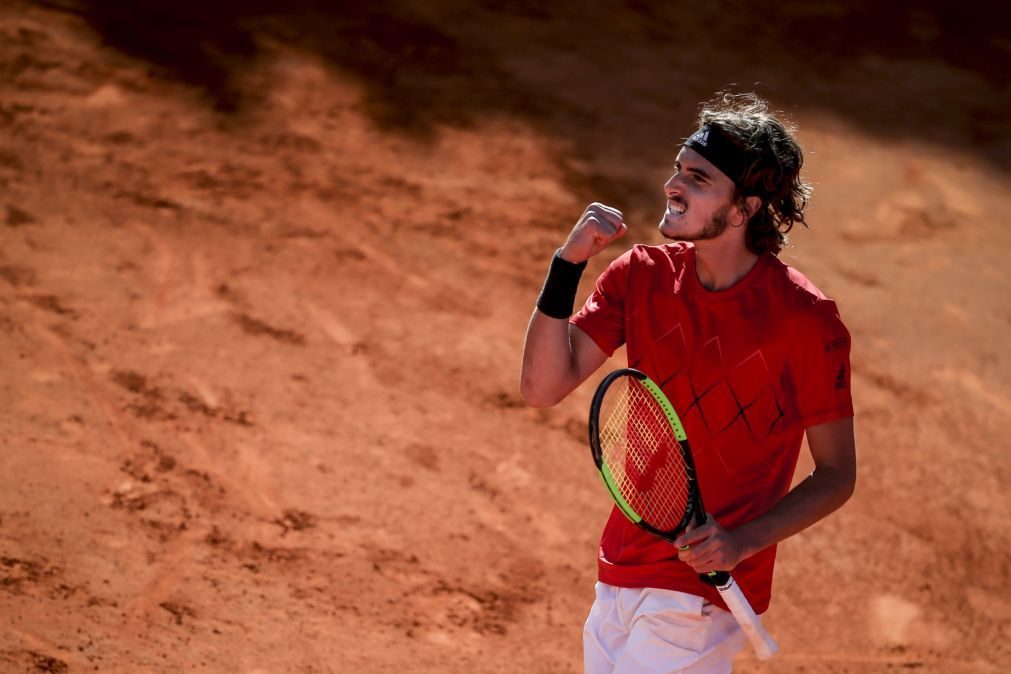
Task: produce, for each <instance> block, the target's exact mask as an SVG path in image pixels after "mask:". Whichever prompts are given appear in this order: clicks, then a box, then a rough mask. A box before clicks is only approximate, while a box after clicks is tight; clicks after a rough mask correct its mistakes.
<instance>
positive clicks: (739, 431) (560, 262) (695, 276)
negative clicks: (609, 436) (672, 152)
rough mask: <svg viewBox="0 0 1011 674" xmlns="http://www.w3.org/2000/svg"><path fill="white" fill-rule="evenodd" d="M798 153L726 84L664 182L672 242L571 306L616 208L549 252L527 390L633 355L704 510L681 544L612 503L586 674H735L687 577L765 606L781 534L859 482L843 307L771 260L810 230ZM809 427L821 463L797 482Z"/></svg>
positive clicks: (635, 252)
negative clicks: (665, 406)
mask: <svg viewBox="0 0 1011 674" xmlns="http://www.w3.org/2000/svg"><path fill="white" fill-rule="evenodd" d="M802 163H803V158H802V154H801V150H800V147H799V146H798V144H797V142H796V140H795V139H794V138H793V136H792V135H791V133H790V130H789V129H787V128H786V127H785V126H784V125H783V124H782V123H781V122H780V121H779V120H778V119H776V117H775V116H773V115H772V114H770V113H769V112H768V106H767V104H766V103H765V102H764V101H763V100H761V99H760V98H758V97H757V96H755V95H753V94H747V95H736V96H735V95H725V96H723V97H721V98H718V99H716V100H715V101H714V102H712V103H710V104H707V105H706V106H704V107H703V109H702V112H701V115H700V117H699V128H698V130H697V131H696V132H695V133H694V134H693V135H692V136H691V137H689V138H688V139H687V140H686V141H685V143H684V146H683V147H682V148H681V150H680V152H679V153H678V155H677V160H676V162H675V165H674V168H675V172H674V175H673V176H671V178H670V179H669V180H668V181H667V183H666V185H664V190H665V192H666V195H667V208H666V210H665V211H664V214H663V216H662V218H661V219H660V224H659V227H660V232H661V233H662V234H663V235H664V236H665V237H666V238H668V239H670V240H671V241H672V243H668V244H665V245H661V246H645V245H636V246H634V247H633V248H632V249H631V250H630V251H628V252H626V253H625V254H624V255H622V256H621V257H619V258H618V259H617V260H615V261H614V262H612V263H611V265H610V266H609V267H608V268H607V270H606V271H605V272H604V273H603V274H602V275H601V276H600V278H599V279H598V280H597V284H596V290H595V291H594V292H593V294H592V295H591V296H590V297H589V298H588V299H587V300H586V303H585V304H584V305H583V308H582V309H581V310H580V311H579V312H578V313H577V314H576V315H574V316H570V314H571V313H572V309H573V303H574V300H575V294H576V286H577V284H578V281H579V276H580V273H581V272H582V270H583V268H584V267H585V265H586V261H587V260H588V259H589V258H590V257H593V256H594V255H596V254H597V253H599V252H601V251H602V250H603V249H604V248H605V247H606V246H607V245H609V244H610V243H611V242H612V241H614V240H615V239H617V238H618V237H620V236H622V235H623V234H624V233H625V232H626V226H625V224H624V222H623V221H622V214H621V212H620V211H618V210H616V209H614V208H612V207H610V206H606V205H603V204H599V203H594V204H591V205H590V206H589V207H588V208H587V209H586V211H585V212H584V213H583V215H582V217H580V219H579V221H578V222H577V223H576V225H575V227H574V228H573V229H572V231H571V233H570V234H569V236H568V239H567V240H566V241H565V244H564V245H563V246H562V247H561V248H560V249H558V251H556V253H555V257H554V258H553V259H552V263H551V267H550V270H549V273H548V277H547V280H546V281H545V284H544V289H543V291H542V293H541V296H540V297H539V298H538V301H537V310H535V311H534V315H533V317H532V318H531V320H530V325H529V327H528V329H527V337H526V344H525V346H524V352H523V369H522V377H521V389H522V393H523V397H524V398H525V399H526V400H527V402H528V403H529V404H531V405H533V406H536V407H547V406H551V405H554V404H556V403H557V402H558V401H560V400H561V399H562V398H564V397H565V396H566V395H568V394H569V393H570V392H571V391H572V390H574V389H575V388H576V387H577V386H579V385H580V384H581V383H582V382H583V381H584V380H585V379H586V378H587V377H589V376H590V374H592V373H593V372H594V371H595V370H597V369H598V368H599V367H600V366H601V365H602V364H603V363H604V361H605V360H606V359H607V358H608V357H609V356H610V355H611V354H612V353H613V352H614V351H615V349H617V348H618V347H619V346H621V345H622V344H625V345H626V347H627V353H628V363H629V366H630V367H635V368H637V369H640V370H642V371H643V372H645V373H646V374H647V375H649V377H651V378H652V379H653V380H654V381H656V382H658V383H659V384H660V385H661V386H662V388H663V390H664V392H665V393H666V394H667V396H668V398H670V400H671V402H672V403H673V405H674V408H675V409H676V410H678V413H679V415H680V416H681V418H682V422H683V424H684V426H685V430H686V432H687V434H688V437H690V438H691V439H692V449H693V453H694V456H695V462H696V469H697V475H698V480H699V484H700V488H701V491H702V493H703V494H704V498H705V503H706V506H707V508H708V510H709V513H708V515H709V516H708V520H707V522H706V524H705V525H703V526H700V527H697V528H694V529H692V530H689V531H688V532H686V533H684V534H682V535H681V536H680V537H679V539H678V541H676V545H674V546H672V545H670V544H668V543H666V542H664V541H662V540H660V539H658V538H656V537H653V536H651V535H650V534H648V533H646V532H644V531H642V530H640V529H638V528H637V527H635V525H633V524H632V523H630V522H629V521H628V520H627V519H626V518H625V517H624V516H623V515H622V514H621V512H620V511H619V510H618V509H617V508H615V509H614V510H612V512H611V516H610V518H609V520H608V522H607V524H606V526H605V528H604V532H603V535H602V537H601V542H600V551H599V560H598V562H599V563H598V569H599V571H598V578H599V582H598V583H597V586H596V593H597V597H596V601H595V602H594V604H593V607H592V608H591V610H590V615H589V618H588V619H587V622H586V626H585V628H584V633H583V645H584V661H585V670H586V672H587V673H588V674H604V673H607V674H641V673H646V672H649V673H654V672H655V673H657V674H659V673H660V672H729V671H730V669H731V660H732V658H733V656H734V654H735V653H736V652H737V651H738V650H739V649H740V648H742V647H743V645H744V644H745V639H744V637H743V634H742V633H741V631H740V628H739V627H738V626H737V624H736V622H735V621H734V619H733V617H732V616H731V615H730V613H729V612H728V611H726V606H725V605H724V604H723V602H722V601H721V599H720V596H719V593H718V592H717V591H716V590H715V588H713V587H710V586H708V585H706V584H705V583H703V582H701V581H700V580H699V574H700V573H705V572H708V571H714V570H727V571H730V570H732V571H733V574H734V578H735V580H736V581H737V583H738V584H739V585H740V586H741V589H742V590H743V591H744V593H745V595H746V596H747V597H748V600H749V601H750V602H751V604H752V606H753V607H754V609H755V611H756V612H758V613H761V612H764V611H765V610H766V609H767V608H768V605H769V600H770V598H771V588H772V570H773V563H774V560H775V556H776V544H777V543H778V542H779V541H782V540H783V539H785V538H787V537H789V536H792V535H793V534H795V533H797V532H799V531H802V530H803V529H805V528H807V527H809V526H811V525H812V524H814V523H815V522H817V521H818V520H820V519H822V518H823V517H825V516H826V515H828V514H829V513H831V512H832V511H834V510H836V509H837V508H839V507H840V506H841V505H842V504H843V503H845V502H846V500H847V499H848V498H849V497H850V495H851V494H852V492H853V487H854V483H855V479H856V451H855V446H854V435H853V405H852V402H851V398H850V386H849V383H850V381H849V380H850V370H849V351H850V338H849V333H848V332H847V331H846V328H845V327H844V326H843V323H842V321H841V320H840V318H839V314H838V312H837V310H836V306H835V303H834V302H832V301H831V300H830V299H828V298H826V297H825V295H823V294H822V293H821V292H820V291H819V290H818V289H817V288H816V287H815V286H814V285H813V284H812V283H811V282H810V281H808V280H807V279H806V278H805V277H804V276H803V275H801V274H800V273H799V272H797V271H796V270H794V269H792V268H790V267H788V266H786V265H785V264H783V263H782V262H780V261H779V259H778V258H777V257H776V256H777V254H778V253H779V252H780V250H781V249H782V248H783V246H784V245H785V243H786V233H787V232H788V231H789V230H790V228H791V227H792V226H793V224H794V223H796V222H801V223H804V218H803V209H804V207H805V205H806V204H807V199H808V196H809V195H810V187H809V186H808V185H806V184H805V183H803V182H802V181H801V179H800V169H801V165H802ZM804 224H806V223H804ZM805 433H806V434H807V440H808V445H809V447H810V450H811V455H812V457H813V459H814V464H815V469H814V471H813V472H812V473H811V474H810V475H809V476H808V477H807V478H806V479H804V480H803V481H802V482H800V483H799V484H798V485H797V486H796V487H795V488H794V489H792V490H791V489H790V484H791V481H792V478H793V473H794V469H795V467H796V462H797V457H798V454H799V451H800V447H801V443H802V440H803V436H804V434H805ZM679 548H680V549H679Z"/></svg>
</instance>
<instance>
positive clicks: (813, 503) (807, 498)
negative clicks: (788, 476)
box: [733, 466, 855, 559]
mask: <svg viewBox="0 0 1011 674" xmlns="http://www.w3.org/2000/svg"><path fill="white" fill-rule="evenodd" d="M854 484H855V479H854V475H853V474H852V472H851V471H849V470H844V469H839V468H833V467H828V466H824V467H821V468H818V469H816V470H815V471H814V472H813V473H811V475H809V476H808V477H807V478H806V479H804V480H803V481H802V482H801V483H800V484H798V485H797V486H796V487H794V488H793V489H791V490H790V492H789V493H788V494H787V495H786V496H784V497H783V499H782V500H781V501H780V502H779V503H777V504H776V505H775V506H773V507H772V509H771V510H769V511H768V512H766V513H765V514H764V515H761V516H759V517H757V518H755V519H754V520H752V521H750V522H748V523H746V524H743V525H741V526H740V527H738V528H737V529H734V530H733V536H734V538H735V539H737V543H738V544H739V545H740V546H741V550H742V552H743V554H742V556H741V558H742V559H743V558H746V557H750V556H751V555H753V554H755V553H756V552H759V551H760V550H764V549H765V548H767V547H769V546H770V545H774V544H776V543H779V542H780V541H782V540H785V539H787V538H789V537H790V536H793V535H794V534H796V533H799V532H801V531H803V530H804V529H806V528H808V527H809V526H811V525H812V524H814V523H815V522H818V521H819V520H821V519H823V518H825V517H826V516H828V515H829V514H831V513H832V512H834V511H836V510H838V509H839V508H840V507H841V506H842V505H843V504H844V503H846V501H848V500H849V498H850V496H851V495H852V494H853V487H854Z"/></svg>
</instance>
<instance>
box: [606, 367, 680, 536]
mask: <svg viewBox="0 0 1011 674" xmlns="http://www.w3.org/2000/svg"><path fill="white" fill-rule="evenodd" d="M589 430H590V449H591V451H592V453H593V461H594V463H595V464H596V466H597V470H598V471H600V475H601V477H602V478H603V480H604V484H606V485H607V489H608V491H610V493H611V496H612V497H613V498H614V501H615V503H616V504H617V505H618V508H619V509H620V510H621V511H622V513H624V514H625V516H626V517H628V519H629V520H631V521H632V522H634V523H635V524H637V525H638V526H639V527H641V528H643V529H645V530H646V531H649V532H650V533H653V534H655V535H657V536H660V537H661V538H664V539H666V540H668V541H673V540H674V538H675V537H677V535H678V534H680V533H681V532H682V531H683V530H684V529H685V527H686V526H688V523H689V522H691V520H692V517H693V516H694V515H695V509H696V508H697V503H698V483H697V481H696V478H695V466H694V464H693V463H692V458H691V448H690V447H689V445H688V438H687V436H686V435H685V431H684V427H683V426H682V424H681V420H680V419H679V418H678V415H677V413H676V412H675V411H674V407H673V406H672V405H671V404H670V401H669V400H667V396H665V395H664V393H663V391H662V390H661V389H660V387H659V386H658V385H657V384H656V383H655V382H653V381H652V380H651V379H650V378H649V377H647V376H646V375H645V374H644V373H642V372H640V371H638V370H634V369H632V368H623V369H620V370H615V371H614V372H611V373H610V374H608V375H607V376H606V377H604V379H603V381H601V382H600V385H599V386H598V387H597V391H596V393H595V394H594V396H593V402H592V404H591V405H590V422H589Z"/></svg>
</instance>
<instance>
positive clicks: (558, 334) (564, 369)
mask: <svg viewBox="0 0 1011 674" xmlns="http://www.w3.org/2000/svg"><path fill="white" fill-rule="evenodd" d="M626 231H628V228H627V227H626V226H625V224H624V222H622V215H621V211H618V210H617V209H614V208H611V207H609V206H605V205H603V204H599V203H594V204H590V205H589V206H588V207H587V209H586V211H584V212H583V215H582V217H580V219H579V221H578V222H577V223H576V226H575V227H573V228H572V232H571V233H570V234H569V238H568V239H567V240H566V241H565V245H564V246H562V248H561V249H559V257H561V258H562V260H564V261H565V262H567V263H569V264H570V265H571V264H582V263H583V262H585V261H586V260H588V259H589V258H591V257H593V256H594V255H596V254H597V253H599V252H600V251H602V250H603V249H604V248H606V247H607V245H608V244H610V243H611V242H612V241H614V240H615V239H617V238H618V237H620V236H622V235H623V234H624V233H625V232H626ZM551 285H552V284H550V283H548V284H545V287H546V288H548V287H550V286H551ZM572 293H573V294H574V293H575V290H574V289H573V290H572ZM569 299H571V295H570V296H569ZM566 311H568V308H567V307H566ZM606 360H607V354H606V353H604V351H603V350H601V348H600V347H599V346H597V344H596V343H595V342H594V341H593V340H592V339H590V337H589V336H588V335H587V334H586V333H585V332H583V331H582V330H580V329H579V328H577V327H575V326H574V325H572V324H570V323H569V320H568V318H567V317H566V318H552V317H551V316H549V315H547V314H545V313H544V312H542V311H541V310H540V309H535V310H534V314H533V316H532V317H531V318H530V324H529V325H528V326H527V336H526V341H525V342H524V345H523V366H522V370H521V372H520V393H521V394H522V395H523V399H524V400H526V401H527V403H528V404H530V405H532V406H533V407H551V406H552V405H555V404H557V403H558V402H559V401H561V400H562V399H563V398H564V397H565V396H567V395H568V394H569V393H571V392H572V391H573V390H575V388H576V387H577V386H579V385H580V384H582V383H583V381H585V380H586V378H587V377H589V376H590V375H591V374H593V372H594V371H595V370H596V369H597V368H599V367H600V366H601V365H603V363H604V361H606Z"/></svg>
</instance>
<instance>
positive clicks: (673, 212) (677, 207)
mask: <svg viewBox="0 0 1011 674" xmlns="http://www.w3.org/2000/svg"><path fill="white" fill-rule="evenodd" d="M686 209H687V206H685V205H684V204H678V203H675V202H673V201H668V202H667V215H670V216H675V217H676V216H679V215H684V212H685V210H686Z"/></svg>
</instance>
